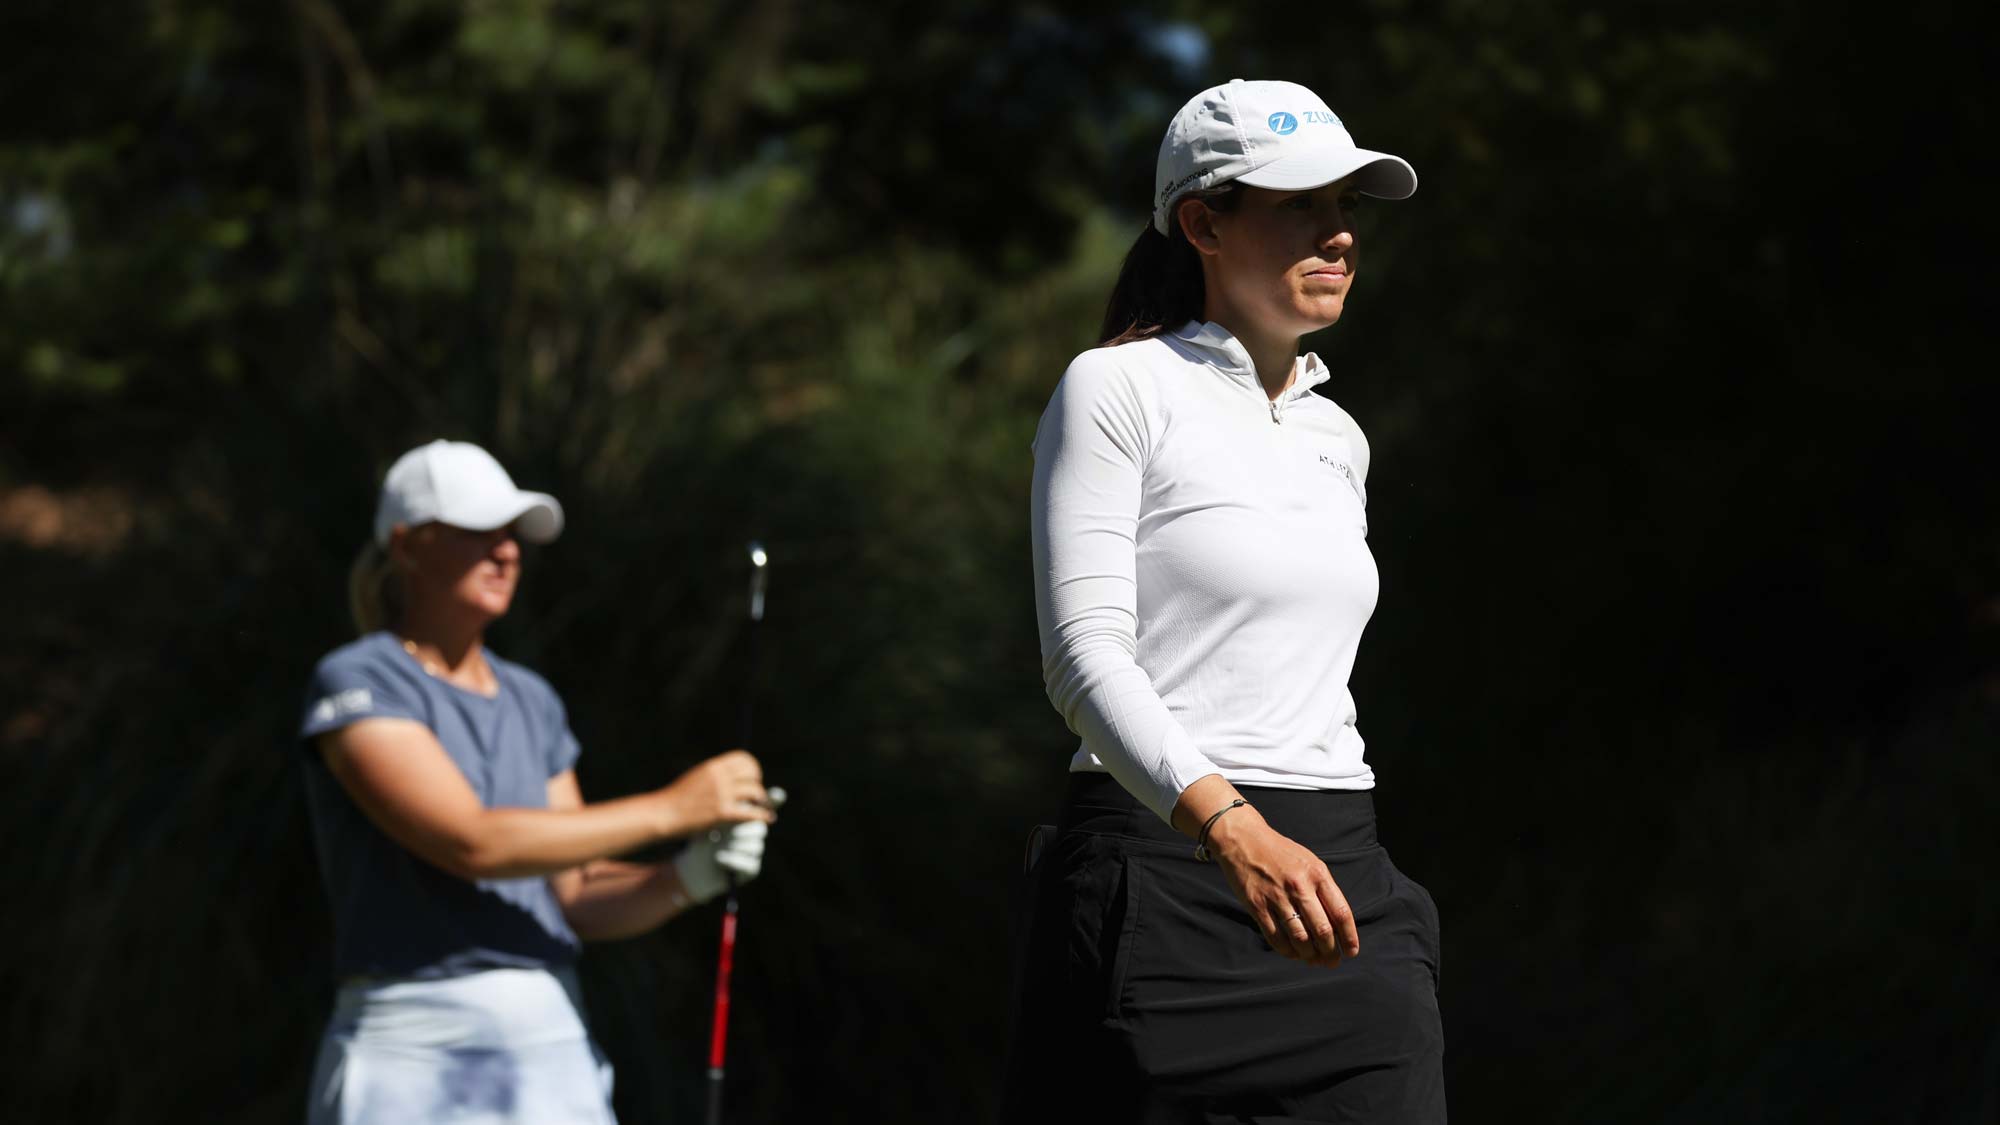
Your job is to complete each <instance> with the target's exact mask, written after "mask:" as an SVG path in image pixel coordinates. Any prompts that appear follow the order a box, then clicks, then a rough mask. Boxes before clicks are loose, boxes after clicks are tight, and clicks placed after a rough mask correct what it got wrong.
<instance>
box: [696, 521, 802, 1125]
mask: <svg viewBox="0 0 2000 1125" xmlns="http://www.w3.org/2000/svg"><path fill="white" fill-rule="evenodd" d="M749 551H750V639H749V644H748V649H749V653H748V657H747V671H746V672H745V674H744V684H743V721H742V728H741V729H742V735H743V737H742V741H741V745H742V747H743V748H744V749H745V750H748V749H750V735H751V720H752V719H753V718H754V717H755V706H754V697H755V695H756V688H755V684H756V679H757V658H758V638H759V636H760V635H761V634H762V632H763V630H762V629H760V628H758V626H759V625H761V624H762V623H763V621H764V590H765V587H766V583H767V578H766V569H765V568H766V566H767V565H768V564H769V562H770V561H771V559H770V556H769V555H768V554H766V553H765V551H764V545H763V544H762V543H760V542H758V541H757V540H755V539H752V540H751V541H750V546H749ZM770 796H771V807H772V808H774V809H775V808H777V807H778V805H780V804H782V803H783V802H784V799H785V791H784V790H782V789H773V790H771V791H770ZM736 912H737V903H736V877H735V876H733V875H732V876H730V877H729V892H728V896H727V897H726V898H725V900H724V902H723V909H722V946H721V949H720V950H719V951H718V952H717V954H716V961H715V1018H714V1021H713V1023H712V1024H711V1025H710V1028H709V1039H708V1125H722V1078H723V1074H724V1061H725V1058H726V1056H727V1050H728V1044H729V971H730V967H731V965H732V964H733V963H734V962H735V960H736Z"/></svg>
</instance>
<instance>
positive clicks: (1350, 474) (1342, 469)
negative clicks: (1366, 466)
mask: <svg viewBox="0 0 2000 1125" xmlns="http://www.w3.org/2000/svg"><path fill="white" fill-rule="evenodd" d="M1319 463H1320V464H1322V465H1332V466H1333V471H1334V472H1337V473H1339V474H1340V475H1341V476H1344V477H1346V478H1347V483H1348V484H1353V483H1354V470H1353V469H1350V468H1348V467H1347V462H1345V461H1341V460H1337V459H1335V458H1334V456H1333V455H1332V454H1330V453H1322V454H1320V455H1319Z"/></svg>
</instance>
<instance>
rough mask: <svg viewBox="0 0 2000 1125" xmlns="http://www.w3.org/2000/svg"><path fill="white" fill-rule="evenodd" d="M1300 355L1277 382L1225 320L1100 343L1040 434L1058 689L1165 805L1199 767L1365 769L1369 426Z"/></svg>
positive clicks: (1092, 755) (1136, 787) (1148, 797)
mask: <svg viewBox="0 0 2000 1125" xmlns="http://www.w3.org/2000/svg"><path fill="white" fill-rule="evenodd" d="M1327 377H1328V374H1327V370H1326V367H1325V365H1324V364H1322V363H1321V362H1320V361H1319V357H1318V356H1316V355H1313V354H1311V353H1308V354H1306V355H1304V356H1301V357H1300V358H1299V367H1298V371H1297V377H1296V379H1295V380H1294V382H1293V385H1292V387H1291V388H1290V389H1289V390H1287V391H1286V392H1285V393H1284V394H1282V395H1280V396H1279V397H1278V398H1277V399H1276V400H1272V399H1270V398H1269V397H1268V396H1267V395H1266V394H1265V392H1264V390H1263V387H1262V386H1261V385H1260V384H1259V383H1258V381H1257V373H1256V368H1255V366H1254V365H1253V364H1252V362H1251V360H1250V356H1249V353H1248V352H1247V351H1246V350H1245V349H1244V347H1243V345H1242V344H1241V343H1240V342H1239V341H1238V340H1237V339H1236V338H1235V336H1233V335H1231V334H1230V333H1229V331H1228V330H1227V329H1224V328H1222V327H1221V326H1220V325H1217V324H1214V323H1207V324H1197V323H1195V322H1192V321H1191V322H1189V323H1188V324H1187V325H1186V326H1184V327H1183V328H1182V329H1181V330H1180V331H1179V332H1176V333H1173V334H1162V335H1161V336H1158V337H1154V338H1152V339H1149V340H1142V341H1138V342H1136V343H1130V344H1122V345H1119V346H1118V347H1113V348H1097V349H1095V350H1092V351H1087V352H1084V353H1083V354H1082V355H1079V356H1077V357H1076V359H1075V361H1073V362H1072V363H1071V364H1070V366H1069V370H1068V371H1066V372H1065V373H1064V374H1063V378H1062V382H1061V383H1060V384H1059V385H1058V386H1057V387H1056V390H1055V394H1054V396H1053V397H1052V398H1051V399H1050V401H1049V406H1048V409H1047V410H1046V411H1044V412H1043V414H1042V420H1041V425H1040V427H1039V429H1038V430H1037V431H1036V435H1035V446H1034V451H1035V481H1034V494H1033V514H1032V526H1033V538H1034V558H1035V575H1036V585H1035V612H1036V617H1037V619H1038V621H1039V623H1040V626H1041V640H1042V677H1043V682H1044V684H1045V685H1046V687H1047V689H1048V694H1049V699H1050V701H1051V702H1053V703H1054V704H1055V707H1056V710H1058V711H1060V712H1061V713H1062V716H1063V718H1064V719H1065V720H1066V721H1067V722H1068V723H1069V727H1070V729H1071V730H1072V731H1074V732H1076V733H1077V734H1078V735H1080V736H1081V737H1082V739H1083V743H1082V745H1081V747H1079V748H1078V750H1077V752H1076V756H1075V757H1074V758H1073V759H1071V762H1070V769H1071V770H1072V771H1109V772H1110V773H1111V774H1112V776H1114V777H1116V778H1117V779H1118V781H1119V782H1120V783H1121V784H1123V785H1124V787H1125V788H1126V789H1127V790H1128V791H1129V792H1131V793H1132V794H1133V795H1134V796H1136V797H1138V798H1139V799H1140V800H1142V801H1144V802H1145V803H1146V805H1147V806H1148V807H1150V808H1151V809H1152V810H1153V811H1154V812H1156V813H1158V814H1159V815H1160V816H1161V817H1162V818H1163V819H1167V820H1169V821H1170V820H1171V819H1172V814H1173V808H1174V803H1175V802H1176V801H1177V800H1178V799H1179V798H1180V794H1181V791H1182V790H1183V789H1185V788H1187V786H1188V785H1190V784H1191V783H1193V782H1195V781H1197V780H1199V779H1201V778H1202V777H1205V776H1207V775H1209V774H1212V773H1219V774H1221V775H1222V776H1223V777H1225V778H1228V779H1229V780H1230V781H1232V782H1237V783H1243V784H1251V785H1269V786H1277V787H1281V788H1293V789H1369V788H1373V786H1374V784H1375V775H1374V773H1373V772H1372V771H1371V770H1370V769H1369V768H1368V765H1367V763H1366V762H1365V761H1363V759H1362V740H1361V734H1360V732H1359V731H1357V730H1356V729H1355V708H1354V698H1353V696H1352V695H1351V694H1350V693H1349V692H1348V687H1347V681H1348V677H1349V675H1350V674H1351V673H1352V672H1353V669H1354V657H1355V651H1356V649H1357V648H1358V647H1359V645H1360V642H1361V631H1362V629H1363V628H1364V627H1365V626H1366V625H1367V623H1368V618H1369V615H1370V614H1371V613H1373V612H1374V609H1375V598H1376V593H1377V575H1376V571H1375V560H1374V557H1373V556H1372V555H1370V554H1369V551H1368V544H1367V542H1366V535H1367V533H1368V521H1367V514H1366V507H1367V492H1366V488H1365V483H1366V481H1367V476H1368V443H1367V439H1365V438H1364V437H1363V436H1362V434H1361V429H1360V427H1359V426H1357V425H1356V424H1355V422H1354V419H1353V418H1352V417H1351V416H1349V415H1348V413H1347V412H1346V411H1345V410H1342V409H1341V408H1340V407H1338V406H1336V405H1334V403H1333V402H1332V401H1330V400H1328V399H1325V398H1322V397H1320V396H1318V395H1315V394H1313V393H1311V392H1312V388H1313V387H1314V386H1317V385H1318V384H1320V383H1323V382H1325V381H1326V379H1327Z"/></svg>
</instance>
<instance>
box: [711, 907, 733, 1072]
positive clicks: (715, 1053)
mask: <svg viewBox="0 0 2000 1125" xmlns="http://www.w3.org/2000/svg"><path fill="white" fill-rule="evenodd" d="M729 905H730V906H732V907H733V906H735V905H736V904H735V903H734V902H733V901H732V902H731V903H730V904H729ZM735 960H736V911H734V910H730V911H728V912H727V913H725V914H724V915H723V916H722V952H721V953H720V954H719V955H718V956H717V958H716V964H715V1026H714V1028H713V1029H711V1031H710V1032H709V1040H708V1065H709V1068H710V1069H712V1070H719V1069H721V1067H722V1057H723V1054H724V1046H725V1045H726V1044H727V1042H728V1039H729V967H730V965H731V964H732V963H733V962H734V961H735Z"/></svg>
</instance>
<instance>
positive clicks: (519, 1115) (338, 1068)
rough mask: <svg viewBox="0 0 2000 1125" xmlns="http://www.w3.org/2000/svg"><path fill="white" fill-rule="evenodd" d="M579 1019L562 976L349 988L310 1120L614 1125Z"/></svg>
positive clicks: (323, 1044)
mask: <svg viewBox="0 0 2000 1125" xmlns="http://www.w3.org/2000/svg"><path fill="white" fill-rule="evenodd" d="M582 1012H583V1004H582V994H581V992H580V991H579V990H578V988H577V982H576V973H575V970H573V969H570V968H563V969H557V970H551V971H544V970H541V969H488V970H486V971H484V972H478V973H469V974H467V975H465V976H459V977H450V978H448V979H445V980H399V979H390V980H380V981H366V982H355V983H350V984H347V985H345V986H343V987H342V988H341V990H340V994H339V997H338V999H337V1000H336V1002H335V1004H334V1009H333V1018H332V1019H331V1020H329V1021H327V1027H326V1034H325V1035H324V1036H323V1037H322V1038H321V1040H320V1049H319V1062H318V1064H317V1065H316V1066H315V1068H314V1072H313V1083H312V1088H311V1090H310V1091H309V1095H308V1096H309V1105H308V1108H307V1111H306V1120H307V1121H308V1122H309V1125H373V1123H376V1122H412V1123H422V1122H432V1121H451V1122H467V1123H471V1122H478V1123H480V1125H501V1123H511V1122H520V1123H522V1125H528V1123H533V1125H611V1123H612V1122H614V1121H615V1119H614V1118H613V1117H612V1114H611V1064H609V1063H608V1062H606V1061H605V1060H604V1056H603V1054H602V1053H601V1052H599V1051H598V1050H597V1045H596V1044H595V1043H592V1042H591V1040H590V1033H589V1031H588V1030H586V1029H585V1027H584V1023H583V1015H582Z"/></svg>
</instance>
